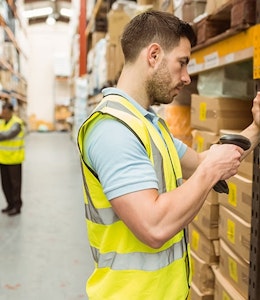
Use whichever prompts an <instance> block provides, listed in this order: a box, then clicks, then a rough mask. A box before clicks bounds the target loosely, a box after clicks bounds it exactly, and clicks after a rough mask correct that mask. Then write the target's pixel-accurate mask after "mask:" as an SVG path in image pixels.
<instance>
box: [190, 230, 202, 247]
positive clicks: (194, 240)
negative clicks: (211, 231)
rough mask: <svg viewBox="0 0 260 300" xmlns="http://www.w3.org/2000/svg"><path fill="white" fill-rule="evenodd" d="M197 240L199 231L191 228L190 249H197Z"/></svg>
mask: <svg viewBox="0 0 260 300" xmlns="http://www.w3.org/2000/svg"><path fill="white" fill-rule="evenodd" d="M199 240H200V235H199V233H198V232H197V231H196V230H193V231H192V240H191V247H192V249H194V250H196V251H198V248H199Z"/></svg>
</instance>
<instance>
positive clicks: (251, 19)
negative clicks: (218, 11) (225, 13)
mask: <svg viewBox="0 0 260 300" xmlns="http://www.w3.org/2000/svg"><path fill="white" fill-rule="evenodd" d="M255 23H256V1H255V0H241V1H236V2H235V3H233V6H232V9H231V27H237V26H239V25H253V24H255Z"/></svg>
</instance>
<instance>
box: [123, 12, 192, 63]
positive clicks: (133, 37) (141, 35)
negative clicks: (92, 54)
mask: <svg viewBox="0 0 260 300" xmlns="http://www.w3.org/2000/svg"><path fill="white" fill-rule="evenodd" d="M181 37H186V38H187V39H188V40H189V41H190V43H191V46H194V45H195V44H196V35H195V33H194V31H193V29H192V27H191V26H190V25H189V24H188V23H186V22H184V21H182V20H180V19H179V18H177V17H176V16H174V15H173V14H171V13H168V12H163V11H155V10H148V11H146V12H144V13H141V14H139V15H137V16H135V17H134V18H133V19H132V20H131V21H130V22H129V23H128V24H127V25H126V27H125V29H124V32H123V34H122V37H121V46H122V50H123V53H124V57H125V61H126V62H133V61H135V59H136V58H137V56H138V54H139V53H140V51H141V50H142V49H143V48H145V47H146V46H148V45H149V44H150V43H154V42H155V43H156V42H157V43H158V44H160V45H161V46H162V48H163V49H164V50H165V51H167V50H170V49H172V48H174V47H176V46H178V44H179V42H180V38H181Z"/></svg>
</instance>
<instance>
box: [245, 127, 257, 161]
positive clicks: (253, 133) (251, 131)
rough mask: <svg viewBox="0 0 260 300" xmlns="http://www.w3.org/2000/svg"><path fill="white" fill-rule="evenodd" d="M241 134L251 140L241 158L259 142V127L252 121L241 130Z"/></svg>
mask: <svg viewBox="0 0 260 300" xmlns="http://www.w3.org/2000/svg"><path fill="white" fill-rule="evenodd" d="M241 135H243V136H245V137H247V138H248V139H249V140H250V142H251V147H250V148H249V149H248V150H247V151H245V152H244V154H243V155H242V160H243V159H244V158H245V157H246V156H247V155H248V154H249V153H250V152H251V151H252V150H253V149H254V148H255V147H256V146H257V145H258V144H259V143H260V128H259V127H258V126H257V125H256V124H255V122H252V124H250V125H249V126H248V127H247V128H246V129H244V130H243V131H242V132H241Z"/></svg>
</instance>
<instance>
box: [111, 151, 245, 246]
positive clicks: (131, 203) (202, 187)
mask: <svg viewBox="0 0 260 300" xmlns="http://www.w3.org/2000/svg"><path fill="white" fill-rule="evenodd" d="M242 153H243V150H242V149H241V148H239V147H237V146H234V145H214V146H213V147H211V149H210V150H209V151H208V152H207V155H206V157H205V159H203V161H202V162H201V164H200V165H199V167H198V168H197V169H196V171H195V172H194V174H193V175H192V176H191V177H190V178H189V179H188V180H187V181H186V182H185V183H184V184H183V185H181V186H180V187H178V188H177V189H175V190H172V191H170V192H167V193H163V194H159V193H158V191H157V190H156V189H147V190H142V191H138V192H134V193H129V194H126V195H123V196H121V197H118V198H115V199H113V200H111V205H112V207H113V209H114V211H115V212H116V214H117V215H118V216H119V218H120V219H122V220H123V221H124V223H125V224H126V225H127V226H128V227H129V228H130V230H131V231H132V232H133V233H134V234H135V235H136V236H137V238H139V239H140V240H141V241H143V242H144V243H145V244H147V245H149V246H151V247H154V248H159V247H161V246H162V245H163V244H164V243H165V242H166V241H167V240H169V239H170V238H171V237H173V236H174V235H175V234H176V233H177V232H178V231H179V230H181V229H182V228H184V227H185V226H186V225H187V224H188V223H189V222H190V221H191V220H192V219H193V218H194V217H195V216H196V214H197V213H198V211H199V209H200V208H201V206H202V204H203V203H204V201H205V199H206V197H207V194H208V193H209V191H210V190H211V188H212V187H213V186H214V184H215V183H216V182H217V181H218V180H219V179H227V178H229V177H231V176H233V175H234V174H235V173H236V172H237V168H238V166H239V164H240V158H241V155H242ZM187 160H188V158H187Z"/></svg>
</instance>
